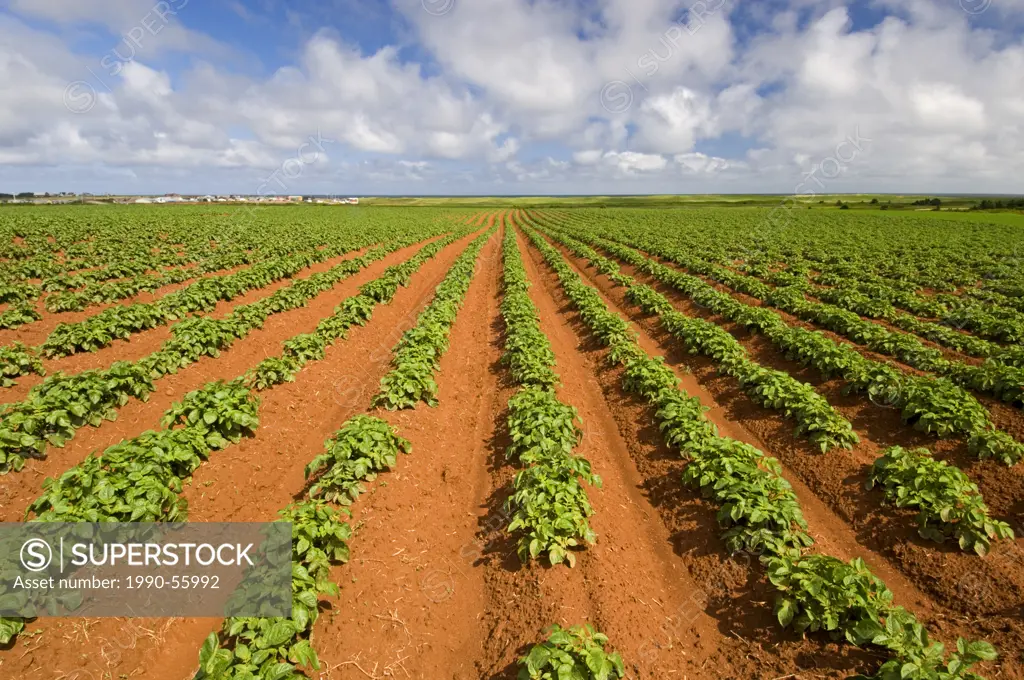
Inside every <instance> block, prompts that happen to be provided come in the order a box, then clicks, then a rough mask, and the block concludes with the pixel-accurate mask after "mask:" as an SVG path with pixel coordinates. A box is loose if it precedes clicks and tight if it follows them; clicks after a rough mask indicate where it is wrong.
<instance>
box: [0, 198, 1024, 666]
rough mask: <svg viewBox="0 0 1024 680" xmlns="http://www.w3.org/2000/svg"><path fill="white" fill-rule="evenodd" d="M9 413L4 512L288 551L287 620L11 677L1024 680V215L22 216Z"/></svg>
mask: <svg viewBox="0 0 1024 680" xmlns="http://www.w3.org/2000/svg"><path fill="white" fill-rule="evenodd" d="M0 402H2V405H0V521H2V522H8V523H19V522H146V523H163V522H184V521H188V522H270V521H275V520H281V521H287V522H291V523H292V536H293V538H292V598H293V600H292V601H293V605H292V616H291V618H287V619H285V618H231V619H211V618H171V619H168V618H130V619H129V618H53V617H40V618H35V619H27V620H26V619H20V618H0V678H4V679H7V678H12V679H13V678H18V679H22V678H24V679H27V680H44V679H45V680H120V679H126V680H129V679H134V678H157V679H160V680H164V679H167V680H227V679H232V680H245V679H256V678H259V679H266V680H286V679H289V678H310V679H323V680H358V679H360V678H371V679H374V680H376V679H382V678H426V679H429V680H478V679H483V680H515V679H516V678H520V679H525V680H530V679H541V678H543V679H551V680H574V679H579V680H587V679H590V678H592V679H595V680H611V679H613V678H635V679H655V678H656V679H659V680H684V679H690V680H696V679H703V678H709V679H723V680H724V679H727V678H728V679H742V680H749V679H753V678H757V679H765V680H782V679H790V678H792V679H799V680H810V679H811V678H877V679H878V680H897V679H898V680H904V679H908V678H909V679H915V680H953V679H964V680H967V679H972V678H987V679H989V680H995V679H997V678H999V679H1016V680H1024V540H1022V538H1021V537H1020V534H1021V531H1022V529H1021V520H1022V515H1024V463H1022V459H1024V413H1022V409H1024V231H1022V230H1021V229H1020V228H1018V227H1016V226H1013V225H1011V224H1008V223H1002V224H1000V223H997V222H994V221H992V222H990V221H986V220H984V219H978V220H971V221H968V220H954V219H952V218H943V217H941V216H934V215H932V214H930V213H925V214H921V213H915V212H902V213H899V212H895V211H894V212H889V213H880V212H868V211H845V212H841V211H838V210H803V211H795V210H793V211H790V212H789V213H788V214H786V213H783V214H781V215H780V213H779V211H778V210H776V211H772V210H768V209H758V208H650V209H642V208H572V207H564V208H539V209H533V208H529V209H515V208H514V209H495V210H473V209H466V208H455V207H452V208H445V207H383V206H380V207H373V206H370V207H362V206H361V207H359V208H352V209H349V208H346V207H338V208H332V207H316V206H295V207H273V208H264V209H260V210H253V209H248V210H247V209H244V208H242V209H240V208H237V207H233V206H227V207H224V206H132V207H127V206H125V207H111V206H80V207H78V206H54V207H42V206H40V207H24V208H21V207H18V208H10V209H6V210H3V211H2V212H0ZM285 545H286V544H285ZM0 590H2V589H0ZM3 595H4V593H3V592H0V597H2V596H3Z"/></svg>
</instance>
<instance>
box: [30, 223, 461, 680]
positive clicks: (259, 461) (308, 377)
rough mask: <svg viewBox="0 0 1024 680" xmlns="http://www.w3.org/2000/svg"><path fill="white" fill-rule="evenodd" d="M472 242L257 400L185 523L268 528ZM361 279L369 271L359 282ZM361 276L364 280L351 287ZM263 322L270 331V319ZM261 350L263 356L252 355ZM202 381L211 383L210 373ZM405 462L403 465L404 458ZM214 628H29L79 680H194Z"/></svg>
mask: <svg viewBox="0 0 1024 680" xmlns="http://www.w3.org/2000/svg"><path fill="white" fill-rule="evenodd" d="M476 235H477V234H474V235H471V236H467V237H465V238H463V239H460V240H459V241H457V242H455V243H453V244H451V245H449V246H448V247H447V248H445V249H444V250H442V251H441V252H440V253H439V254H438V255H437V256H436V257H435V258H434V259H432V260H429V261H427V262H426V263H425V264H424V265H423V267H422V268H421V269H420V270H419V271H418V272H417V273H416V274H415V275H414V276H413V278H412V280H411V281H410V284H409V286H408V287H404V288H400V289H399V290H398V292H397V293H396V295H395V298H394V300H392V302H391V303H390V304H387V305H380V306H378V307H377V308H376V309H375V310H374V315H373V318H372V319H371V320H370V322H369V324H367V326H365V327H360V326H357V327H355V328H353V329H352V330H351V331H350V333H349V337H348V339H345V340H340V341H339V342H338V343H337V344H336V345H335V346H333V347H330V348H328V349H327V352H326V356H325V358H324V359H323V360H321V361H315V362H312V363H310V364H308V365H307V366H306V367H305V368H303V370H301V371H300V372H299V373H298V374H297V375H296V381H295V382H294V383H285V384H283V385H278V386H276V387H274V388H273V389H272V390H268V391H265V392H263V393H261V395H260V397H261V403H260V410H259V412H260V427H259V428H258V429H257V431H256V436H255V437H253V438H252V439H246V440H243V441H242V442H241V443H239V444H237V445H233V446H230V447H228V448H227V449H224V450H222V451H218V452H216V453H214V454H213V455H212V456H211V458H210V460H209V461H208V462H206V463H205V464H204V465H203V466H201V467H200V468H199V470H197V471H196V474H195V475H194V476H193V477H192V479H191V481H190V482H189V483H188V484H187V485H186V487H185V490H184V493H183V495H184V496H185V498H186V500H188V503H189V521H192V522H265V521H271V520H273V519H274V518H275V517H276V513H277V511H278V510H280V509H281V508H283V507H285V506H286V505H288V504H289V503H290V502H291V501H292V500H293V499H294V497H296V496H297V495H299V494H301V492H302V491H303V489H304V487H305V479H304V477H303V469H304V467H305V465H306V464H307V463H308V462H309V461H311V460H312V459H313V458H314V457H315V456H316V455H317V454H318V453H320V451H321V450H322V448H323V442H324V440H325V439H327V438H328V437H330V436H331V434H333V433H334V432H335V431H336V430H337V429H338V428H339V427H340V426H341V425H342V423H344V422H345V420H347V419H349V418H350V417H352V416H353V415H354V414H356V413H359V412H361V411H362V410H364V408H365V406H366V404H367V403H368V401H369V399H370V397H371V396H372V395H373V393H374V392H375V391H376V389H377V383H378V382H379V380H380V378H381V377H383V375H384V374H385V373H386V372H387V370H388V362H389V361H390V358H391V353H390V349H391V346H392V345H393V344H394V342H396V341H397V340H398V338H399V337H400V336H401V334H402V333H403V332H404V330H405V329H407V328H409V327H411V326H412V325H413V324H414V323H415V319H416V316H417V315H418V313H419V312H420V311H421V310H422V308H423V307H425V306H426V304H427V303H428V302H429V301H430V299H431V298H432V297H433V292H434V288H435V287H436V286H437V284H438V283H440V281H441V279H443V278H444V275H445V274H446V273H447V271H448V269H449V267H450V266H451V265H452V263H453V262H454V261H455V259H456V258H457V257H458V255H459V254H460V253H461V252H462V250H463V249H464V248H465V247H466V245H467V244H468V243H469V242H470V241H471V240H472V239H473V238H475V236H476ZM422 245H423V244H418V245H416V246H412V247H410V248H407V249H402V250H399V251H396V253H393V254H392V255H390V256H389V257H388V258H385V260H384V261H383V262H377V263H375V264H374V265H372V266H371V267H368V268H367V269H366V270H363V272H360V274H357V275H356V276H354V277H352V278H351V279H348V280H347V282H352V284H351V285H350V286H349V288H350V290H340V288H341V286H342V285H344V283H343V284H339V287H338V288H336V289H334V291H332V294H331V295H330V296H329V297H330V298H331V299H330V300H329V301H328V302H329V304H325V305H324V306H323V307H324V308H323V309H314V305H313V304H311V305H310V307H308V308H306V310H305V311H307V312H308V313H307V314H306V315H304V318H302V319H292V320H291V321H290V322H289V323H287V324H284V325H283V327H284V328H286V329H288V333H287V334H286V335H284V337H282V338H281V340H284V339H287V338H288V337H291V335H294V334H296V333H299V332H303V330H302V329H303V328H305V327H306V326H309V328H310V329H312V328H314V327H315V326H316V323H317V322H318V321H319V320H320V319H321V318H323V317H325V316H327V315H329V314H330V313H331V310H332V309H333V307H334V306H335V305H336V304H337V303H338V302H340V301H341V300H342V299H344V298H345V297H348V296H350V295H353V294H355V293H356V292H357V289H358V287H359V286H360V285H362V283H365V281H366V280H368V279H372V278H376V277H377V276H379V275H380V274H381V273H382V272H383V270H384V268H386V267H388V266H391V265H393V264H397V263H399V262H402V261H404V260H405V259H408V258H409V257H410V256H411V255H412V254H414V253H415V252H416V250H418V249H419V248H420V247H422ZM366 272H370V274H369V275H368V276H367V275H364V274H365V273H366ZM360 277H361V278H362V279H363V280H360V281H358V282H353V281H352V280H353V279H356V278H360ZM347 282H346V283H347ZM297 311H298V310H297ZM279 316H284V315H279ZM306 317H308V318H306ZM271 318H274V317H271ZM267 325H268V326H269V325H270V322H269V320H268V324H267ZM267 342H270V341H269V340H268V341H267ZM279 342H280V340H278V341H277V342H276V343H275V344H274V345H273V346H267V344H266V342H265V343H264V345H263V346H262V347H261V348H260V350H255V351H249V352H248V356H249V362H250V363H251V364H253V365H254V364H255V363H257V362H258V361H259V359H262V358H263V356H264V355H265V353H264V351H262V350H269V353H270V354H274V353H276V351H277V350H279ZM257 351H258V352H259V357H258V358H253V354H255V353H256V352H257ZM226 354H227V353H225V355H226ZM242 370H244V368H243V369H242ZM204 375H207V376H208V375H209V372H208V371H206V372H204ZM210 379H213V378H212V377H211V378H210ZM409 462H410V461H409V460H408V459H407V460H403V461H402V463H409ZM399 472H401V469H400V470H399ZM389 478H390V476H389ZM346 568H347V567H346ZM82 625H88V627H89V635H90V639H91V640H92V641H93V642H92V644H91V645H90V643H89V642H88V641H86V640H84V638H76V637H75V635H74V633H75V631H76V626H82ZM219 625H220V620H219V619H210V618H188V619H170V620H165V619H135V620H131V619H98V620H97V619H90V620H87V622H86V623H85V624H83V623H82V622H80V621H76V620H74V619H40V620H38V621H36V622H34V623H32V624H30V628H33V629H34V628H42V629H43V630H44V631H45V634H44V636H43V638H44V642H43V643H42V644H41V645H40V647H39V653H40V654H44V653H45V650H46V646H45V645H46V644H47V643H46V641H45V640H46V639H49V640H51V643H50V644H52V643H53V640H54V639H57V638H62V639H61V640H60V642H59V644H60V650H61V651H60V653H61V657H62V659H68V660H69V663H70V662H73V661H72V660H75V659H78V661H74V663H77V666H75V668H76V670H78V672H79V673H81V674H82V677H83V678H87V677H89V676H88V675H87V673H92V674H94V675H95V676H96V677H100V676H101V675H102V674H104V673H110V674H111V677H118V676H119V675H120V674H125V675H127V676H128V677H134V676H136V675H138V674H139V673H140V672H143V671H144V669H145V672H144V677H147V678H156V679H158V680H163V679H165V678H166V679H167V680H181V679H183V678H188V677H191V675H192V673H193V672H194V670H195V668H196V663H197V660H198V653H199V648H200V646H201V645H202V642H203V639H205V637H206V636H207V635H209V633H210V632H212V631H214V630H216V629H217V627H218V626H219ZM136 629H148V630H158V631H159V633H158V634H157V635H154V636H139V635H131V638H132V644H131V645H130V646H125V645H123V644H122V638H124V637H125V635H126V631H128V632H129V633H131V632H132V631H135V630H136ZM97 640H98V641H100V642H99V643H97V642H96V641H97ZM97 644H99V647H98V648H100V649H104V650H111V652H112V653H111V654H109V655H103V654H101V655H100V657H99V658H97V657H96V656H95V655H90V654H89V650H90V648H93V649H95V648H97V647H96V645H97ZM28 658H29V657H26V659H28ZM105 658H106V659H107V661H104V659H105ZM154 668H159V669H160V671H159V672H156V671H154V670H153V669H154ZM23 672H24V673H25V675H24V676H22V677H26V678H29V679H32V678H38V679H39V680H42V679H43V678H47V679H48V678H49V677H50V676H48V675H45V674H40V673H41V671H38V670H36V669H35V668H33V666H32V663H31V662H27V663H26V664H25V668H24V671H23ZM104 677H105V676H104Z"/></svg>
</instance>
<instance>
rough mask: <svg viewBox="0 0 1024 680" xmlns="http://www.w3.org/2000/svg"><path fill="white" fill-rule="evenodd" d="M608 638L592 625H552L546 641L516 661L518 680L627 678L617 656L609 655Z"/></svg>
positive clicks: (608, 679)
mask: <svg viewBox="0 0 1024 680" xmlns="http://www.w3.org/2000/svg"><path fill="white" fill-rule="evenodd" d="M607 645H608V636H606V635H604V634H603V633H598V632H597V631H595V630H594V628H593V627H592V626H590V625H589V624H587V625H586V626H573V627H571V628H567V629H566V628H562V627H560V626H558V625H557V624H555V625H554V626H552V627H551V630H550V631H549V633H548V638H547V640H546V641H545V642H542V643H540V644H538V645H534V646H533V648H532V649H531V650H530V652H529V653H528V654H527V655H526V656H524V657H523V658H521V659H520V660H519V680H612V679H613V678H624V677H626V669H625V665H624V664H623V663H622V657H621V656H619V654H618V653H614V652H608V651H607V649H606V647H607Z"/></svg>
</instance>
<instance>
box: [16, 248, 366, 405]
mask: <svg viewBox="0 0 1024 680" xmlns="http://www.w3.org/2000/svg"><path fill="white" fill-rule="evenodd" d="M366 250H369V248H364V249H362V250H357V251H352V252H350V253H346V254H345V255H340V256H338V257H336V258H332V259H330V260H327V261H325V262H318V263H316V264H314V265H312V266H310V267H307V268H305V269H303V270H301V271H300V272H298V273H297V274H296V277H293V278H292V279H282V280H280V281H275V282H274V283H272V284H270V285H269V286H265V287H263V288H257V289H254V290H250V291H248V292H247V293H245V294H244V295H242V296H240V297H237V298H235V299H234V300H230V301H224V300H221V301H220V302H218V303H217V305H216V306H215V307H214V308H213V310H212V311H210V312H208V313H207V314H206V315H207V316H211V317H214V318H222V317H226V316H227V315H229V314H230V313H231V312H232V310H234V309H235V307H238V306H239V305H244V304H249V303H252V302H256V301H257V300H261V299H263V298H266V297H269V296H270V295H273V294H274V293H275V292H276V291H278V290H280V289H281V288H285V287H287V286H289V285H291V283H292V281H293V280H294V278H306V277H308V276H311V275H313V274H316V273H319V272H324V271H327V270H328V269H330V268H331V267H334V266H336V265H337V264H339V263H340V262H343V261H345V260H350V259H352V258H355V257H359V256H360V255H361V254H363V253H364V252H366ZM241 269H242V267H236V268H235V269H234V270H233V271H239V270H241ZM227 273H231V272H226V273H225V275H226V274H227ZM180 287H181V286H178V288H180ZM150 301H151V300H150ZM123 304H131V303H130V302H125V303H123ZM107 306H108V307H112V306H114V305H107ZM95 313H96V312H95V311H94V312H91V313H90V312H75V313H74V315H75V316H77V317H79V318H78V319H76V320H78V321H81V320H83V319H85V318H87V317H89V316H92V315H93V314H95ZM50 316H51V317H54V316H57V315H50ZM59 316H62V317H63V316H69V317H70V316H71V315H59ZM45 320H46V319H44V321H45ZM69 321H70V319H69ZM41 323H42V322H41ZM172 325H173V324H167V325H164V326H158V327H156V328H152V329H150V330H147V331H143V332H141V333H133V334H132V335H131V337H130V338H129V339H128V340H115V341H114V342H113V344H111V345H109V346H108V347H104V348H102V349H99V350H96V351H95V352H80V353H78V354H72V355H71V356H68V357H62V358H59V359H44V360H43V368H45V369H46V374H47V375H52V374H53V373H56V372H57V371H63V372H65V373H69V374H71V373H78V372H81V371H87V370H91V369H97V368H107V367H108V366H110V365H111V364H113V363H114V362H115V361H137V360H139V359H141V358H142V357H144V356H148V355H149V354H151V353H153V352H155V351H157V350H159V349H160V346H161V345H162V344H163V343H164V342H166V341H167V340H169V339H170V338H171V326H172ZM54 326H56V323H55V324H54ZM47 335H48V334H47ZM45 339H46V335H43V336H42V337H40V338H38V341H37V342H36V340H31V339H30V340H23V342H25V343H26V344H29V343H30V342H35V344H39V343H42V342H43V341H44V340H45ZM43 380H44V378H43V377H41V376H37V375H28V376H23V377H21V378H18V384H17V385H16V386H14V387H11V388H8V389H5V390H2V391H0V399H3V400H4V401H5V402H7V403H10V402H14V401H20V400H21V399H24V398H25V397H26V396H27V395H28V393H29V391H30V390H31V389H32V387H34V386H35V385H37V384H39V383H41V382H42V381H43Z"/></svg>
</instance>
